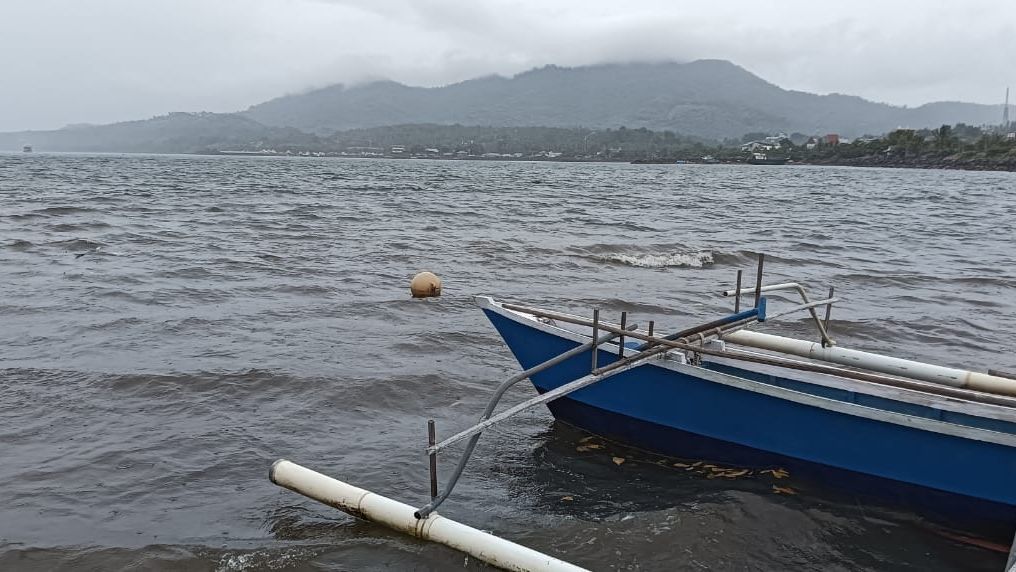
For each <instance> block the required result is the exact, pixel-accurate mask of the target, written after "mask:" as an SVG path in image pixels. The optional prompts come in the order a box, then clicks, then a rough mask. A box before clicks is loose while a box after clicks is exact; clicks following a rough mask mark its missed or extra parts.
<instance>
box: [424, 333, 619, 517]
mask: <svg viewBox="0 0 1016 572" xmlns="http://www.w3.org/2000/svg"><path fill="white" fill-rule="evenodd" d="M624 329H625V330H629V331H633V330H637V329H638V324H632V325H630V326H627V327H626V328H624ZM620 336H621V335H620V334H617V333H608V334H607V335H605V336H602V337H600V338H598V339H597V340H596V341H595V342H594V341H592V340H590V341H589V342H586V343H584V344H582V345H580V346H577V347H575V348H572V349H570V350H568V351H566V352H565V353H563V354H560V355H557V356H555V357H553V358H551V359H549V360H547V361H545V362H543V363H541V364H539V365H536V366H533V367H531V368H529V369H527V370H525V371H523V372H521V373H517V374H515V375H513V376H511V377H509V378H508V379H506V380H505V381H503V382H501V385H499V386H497V389H495V390H494V395H492V396H491V397H490V400H489V401H488V402H487V407H486V409H484V410H483V414H482V415H480V421H479V422H480V423H482V422H484V421H487V420H488V419H490V416H491V414H492V413H494V408H495V407H497V404H498V402H500V401H501V398H502V397H504V394H505V392H506V391H508V389H509V388H511V387H512V386H513V385H515V384H516V383H518V382H520V381H523V380H525V379H528V378H529V377H530V376H532V375H536V374H537V373H540V372H541V371H543V370H546V369H549V368H551V367H554V366H555V365H557V364H559V363H561V362H563V361H566V360H568V359H571V358H573V357H575V356H578V355H581V354H583V353H585V352H587V351H590V350H591V349H592V348H593V347H594V346H595V347H597V348H598V347H599V346H600V345H601V344H605V343H607V342H609V341H611V340H612V339H614V338H617V337H620ZM459 435H462V433H459V434H458V435H455V436H452V437H450V438H448V439H445V440H444V441H442V442H440V443H438V444H436V445H431V446H429V447H427V449H426V452H427V453H428V454H430V455H433V454H435V453H437V452H439V451H441V450H442V449H445V448H447V447H449V446H451V445H453V444H455V443H457V442H458V441H461V440H462V439H464V438H465V437H459ZM480 435H481V433H476V434H475V435H472V436H471V437H470V439H469V443H467V444H466V449H465V451H463V452H462V456H461V457H460V458H459V462H458V464H457V465H456V466H455V470H454V471H453V472H452V476H451V478H450V479H449V480H448V484H447V485H446V486H445V490H444V491H443V492H441V493H440V494H438V495H436V496H434V498H432V499H431V501H430V502H429V503H427V504H426V505H424V506H423V507H421V508H420V509H419V510H417V511H416V513H415V515H416V518H426V517H427V515H428V514H430V513H432V512H434V510H436V509H437V507H438V506H439V505H440V504H441V503H443V502H444V501H445V499H447V498H448V496H449V495H450V494H451V493H452V489H454V488H455V485H456V484H457V483H458V481H459V478H460V477H461V476H462V472H463V471H464V470H465V468H466V464H467V463H468V462H469V458H470V456H472V454H473V449H475V448H476V443H477V442H478V441H479V440H480Z"/></svg>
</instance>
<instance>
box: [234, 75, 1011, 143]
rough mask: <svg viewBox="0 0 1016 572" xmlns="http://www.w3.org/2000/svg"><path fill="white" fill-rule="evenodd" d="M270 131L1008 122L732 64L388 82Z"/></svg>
mask: <svg viewBox="0 0 1016 572" xmlns="http://www.w3.org/2000/svg"><path fill="white" fill-rule="evenodd" d="M244 114H245V115H246V116H248V117H250V118H252V119H255V120H256V121H258V122H259V123H263V124H265V125H270V126H278V127H282V126H286V127H296V128H299V129H303V130H307V131H313V132H316V133H329V132H332V131H335V130H341V129H353V128H362V127H375V126H384V125H399V124H412V123H437V124H454V123H458V124H462V125H488V126H537V125H538V126H546V127H588V128H595V129H605V128H617V127H620V126H626V127H628V128H639V127H645V128H648V129H654V130H672V131H675V132H678V133H682V134H685V135H692V136H697V137H705V138H715V139H722V138H725V137H739V136H741V135H743V134H745V133H752V132H780V131H782V132H786V133H792V132H795V131H796V132H800V133H809V134H812V133H839V134H841V135H844V136H847V137H855V136H859V135H863V134H879V133H886V132H888V131H891V130H893V129H896V128H898V127H901V126H903V127H911V128H922V127H937V126H939V125H942V124H953V123H967V124H972V125H980V124H983V123H997V122H998V121H999V120H1000V118H1001V106H991V105H978V104H971V103H953V102H945V103H932V104H927V105H922V106H920V107H916V108H905V107H897V106H891V105H886V104H882V103H875V102H871V101H868V100H865V99H862V98H860V97H855V96H848V95H816V94H811V93H804V92H799V91H790V90H786V89H783V88H780V87H778V86H776V85H773V84H771V83H769V82H767V81H765V80H763V79H762V78H759V77H758V76H756V75H754V74H752V73H750V72H748V71H747V70H745V69H743V68H741V67H738V66H736V65H734V64H732V63H730V62H727V61H722V60H699V61H695V62H691V63H686V64H679V63H660V64H651V63H633V64H605V65H596V66H588V67H578V68H563V67H557V66H548V67H544V68H539V69H534V70H531V71H528V72H525V73H522V74H519V75H517V76H514V77H512V78H504V77H499V76H491V77H484V78H478V79H473V80H469V81H464V82H461V83H456V84H453V85H449V86H445V87H437V88H422V87H410V86H406V85H402V84H399V83H395V82H391V81H384V82H375V83H370V84H366V85H362V86H355V87H346V86H343V85H334V86H331V87H326V88H323V89H319V90H315V91H311V92H308V93H303V94H299V95H288V96H285V97H280V98H277V99H273V100H271V101H268V102H266V103H262V104H260V105H255V106H253V107H251V108H250V109H248V110H247V111H246V112H244Z"/></svg>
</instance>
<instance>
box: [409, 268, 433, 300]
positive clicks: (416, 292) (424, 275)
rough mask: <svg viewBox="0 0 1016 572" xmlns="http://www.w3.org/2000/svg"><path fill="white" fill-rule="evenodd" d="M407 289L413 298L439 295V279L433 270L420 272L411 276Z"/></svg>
mask: <svg viewBox="0 0 1016 572" xmlns="http://www.w3.org/2000/svg"><path fill="white" fill-rule="evenodd" d="M409 291H410V292H412V293H413V298H430V297H431V296H440V295H441V279H440V278H438V277H437V276H435V275H434V273H433V272H421V273H419V274H417V275H416V276H413V281H412V282H410V283H409Z"/></svg>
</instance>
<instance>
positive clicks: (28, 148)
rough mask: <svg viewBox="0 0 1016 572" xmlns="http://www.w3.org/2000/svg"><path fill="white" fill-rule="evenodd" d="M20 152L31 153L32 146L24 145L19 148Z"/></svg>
mask: <svg viewBox="0 0 1016 572" xmlns="http://www.w3.org/2000/svg"><path fill="white" fill-rule="evenodd" d="M21 152H22V153H31V152H32V146H31V145H25V146H24V147H22V148H21Z"/></svg>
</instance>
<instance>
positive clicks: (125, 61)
mask: <svg viewBox="0 0 1016 572" xmlns="http://www.w3.org/2000/svg"><path fill="white" fill-rule="evenodd" d="M701 58H720V59H728V60H731V61H733V62H734V63H737V64H739V65H741V66H743V67H745V68H747V69H748V70H749V71H751V72H754V73H756V74H758V75H759V76H761V77H763V78H765V79H767V80H769V81H771V82H773V83H776V84H777V85H780V86H782V87H786V88H791V89H799V90H805V91H812V92H817V93H830V92H839V93H849V94H856V95H861V96H863V97H866V98H869V99H873V100H877V101H884V102H888V103H894V104H907V105H918V104H921V103H925V102H928V101H940V100H963V101H974V102H979V103H991V104H1000V103H1001V102H1002V98H1003V96H1004V91H1005V87H1006V85H1007V84H1009V85H1012V86H1013V87H1014V88H1016V0H995V1H982V0H964V1H962V2H960V1H942V2H937V1H932V0H924V1H916V0H915V1H895V0H877V1H870V0H851V1H850V2H831V1H826V0H800V1H799V0H780V1H775V0H773V1H764V0H751V1H747V2H734V1H729V0H728V1H719V0H710V1H708V2H698V1H696V2H681V1H677V0H670V1H666V0H661V1H647V2H635V1H630V0H629V1H625V2H618V1H617V0H609V1H601V0H567V1H551V0H542V1H539V0H537V1H532V2H528V1H506V0H472V1H454V2H453V1H450V0H449V1H440V0H438V1H425V0H393V1H390V2H385V1H383V0H376V1H368V0H364V1H359V0H346V1H343V0H0V62H2V67H0V131H9V130H19V129H29V128H35V129H42V128H56V127H61V126H63V125H66V124H69V123H82V122H89V123H104V122H111V121H118V120H125V119H138V118H147V117H151V116H153V115H158V114H162V113H166V112H169V111H236V110H240V109H244V108H246V107H247V106H249V105H252V104H255V103H258V102H261V101H264V100H266V99H270V98H272V97H275V96H278V95H283V94H285V93H292V92H299V91H303V90H306V89H308V88H312V87H320V86H324V85H328V84H332V83H350V82H361V81H365V80H368V79H378V78H389V79H394V80H397V81H401V82H404V83H408V84H412V85H426V86H433V85H443V84H447V83H451V82H455V81H460V80H464V79H468V78H471V77H476V76H480V75H488V74H492V73H497V74H502V75H512V74H515V73H518V72H521V71H524V70H526V69H529V68H532V67H535V66H542V65H546V64H558V65H568V66H575V65H584V64H592V63H599V62H623V61H633V60H653V61H658V60H676V61H690V60H694V59H701ZM1014 99H1016V95H1014Z"/></svg>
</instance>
